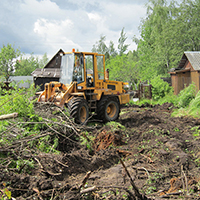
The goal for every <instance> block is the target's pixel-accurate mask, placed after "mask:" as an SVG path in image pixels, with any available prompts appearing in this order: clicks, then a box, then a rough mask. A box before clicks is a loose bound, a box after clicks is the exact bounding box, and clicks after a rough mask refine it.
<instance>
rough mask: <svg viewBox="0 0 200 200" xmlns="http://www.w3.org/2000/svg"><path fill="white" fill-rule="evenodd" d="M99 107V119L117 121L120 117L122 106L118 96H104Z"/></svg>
mask: <svg viewBox="0 0 200 200" xmlns="http://www.w3.org/2000/svg"><path fill="white" fill-rule="evenodd" d="M97 109H98V110H97V112H98V113H97V114H98V117H99V119H101V120H103V121H104V122H109V121H115V120H116V119H118V117H119V113H120V106H119V101H118V99H117V97H106V96H105V97H103V98H102V99H101V100H100V101H99V103H98V106H97Z"/></svg>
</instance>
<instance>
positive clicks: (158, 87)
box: [151, 76, 173, 100]
mask: <svg viewBox="0 0 200 200" xmlns="http://www.w3.org/2000/svg"><path fill="white" fill-rule="evenodd" d="M151 85H152V98H153V99H154V100H159V99H161V98H163V97H165V96H166V95H167V94H168V93H170V92H172V91H173V89H172V87H170V86H169V84H168V83H167V82H165V81H163V80H162V79H161V78H160V77H159V76H158V77H156V78H154V79H152V80H151Z"/></svg>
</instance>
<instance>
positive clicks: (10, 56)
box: [0, 43, 21, 81]
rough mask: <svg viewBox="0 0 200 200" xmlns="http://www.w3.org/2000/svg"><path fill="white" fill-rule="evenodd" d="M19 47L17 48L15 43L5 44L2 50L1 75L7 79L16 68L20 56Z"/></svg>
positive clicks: (0, 57)
mask: <svg viewBox="0 0 200 200" xmlns="http://www.w3.org/2000/svg"><path fill="white" fill-rule="evenodd" d="M20 54H21V52H20V50H19V49H15V48H14V45H13V46H12V45H11V44H9V43H8V44H7V46H5V45H3V47H2V48H1V51H0V76H3V77H4V78H5V79H6V81H8V80H9V77H10V76H11V75H13V73H14V70H15V64H16V59H17V58H18V57H19V56H20Z"/></svg>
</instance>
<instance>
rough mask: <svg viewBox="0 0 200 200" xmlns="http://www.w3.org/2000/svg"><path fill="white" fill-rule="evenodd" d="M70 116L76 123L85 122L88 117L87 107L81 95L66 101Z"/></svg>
mask: <svg viewBox="0 0 200 200" xmlns="http://www.w3.org/2000/svg"><path fill="white" fill-rule="evenodd" d="M68 109H69V111H70V115H71V117H73V118H74V121H75V122H76V123H77V124H85V123H86V121H87V119H88V117H89V107H88V104H87V101H86V100H85V99H84V98H82V97H74V98H73V99H72V100H70V102H69V103H68Z"/></svg>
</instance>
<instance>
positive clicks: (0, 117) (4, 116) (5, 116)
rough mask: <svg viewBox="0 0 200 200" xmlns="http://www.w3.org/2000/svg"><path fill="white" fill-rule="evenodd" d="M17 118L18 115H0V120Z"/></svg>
mask: <svg viewBox="0 0 200 200" xmlns="http://www.w3.org/2000/svg"><path fill="white" fill-rule="evenodd" d="M17 116H18V113H11V114H6V115H1V116H0V120H4V119H11V118H16V117H17Z"/></svg>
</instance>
